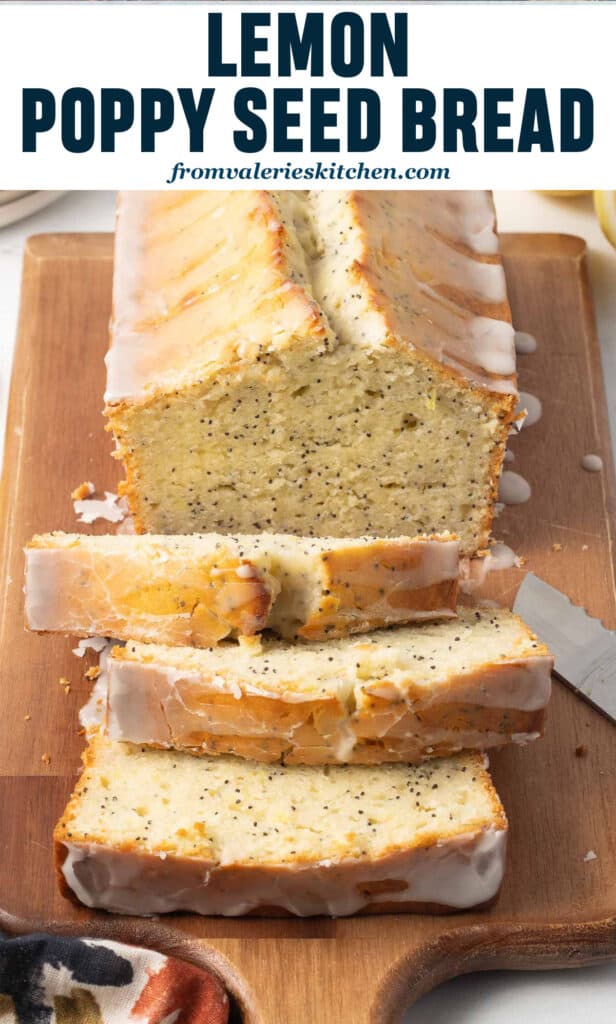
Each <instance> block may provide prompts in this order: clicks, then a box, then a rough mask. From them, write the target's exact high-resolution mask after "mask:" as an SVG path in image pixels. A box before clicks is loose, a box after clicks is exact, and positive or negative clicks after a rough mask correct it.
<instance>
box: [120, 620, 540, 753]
mask: <svg viewBox="0 0 616 1024" xmlns="http://www.w3.org/2000/svg"><path fill="white" fill-rule="evenodd" d="M551 667H552V658H551V657H550V655H549V652H548V651H547V649H546V647H545V646H544V645H543V644H541V643H539V641H538V640H537V639H536V638H535V637H534V636H533V635H532V634H531V633H530V632H529V630H528V629H527V628H526V627H525V626H524V624H523V623H522V621H521V620H520V619H518V618H517V617H516V616H514V615H512V614H511V613H510V612H507V611H490V612H473V611H468V610H466V611H465V610H463V609H461V610H460V617H459V619H458V620H455V621H448V622H442V623H438V624H434V625H421V626H414V627H413V626H406V627H404V626H401V627H399V628H397V629H395V630H382V631H377V632H374V633H371V634H369V635H368V636H366V637H362V638H361V639H359V640H357V639H346V640H344V639H342V640H327V641H325V642H322V643H320V642H311V643H287V642H283V641H276V640H263V642H261V641H260V640H259V639H258V638H255V639H254V640H253V641H251V642H248V641H246V642H244V643H243V644H240V645H239V646H238V645H236V644H226V645H222V646H219V647H216V648H213V649H211V650H201V651H197V650H192V649H190V648H179V647H163V646H160V645H156V644H146V645H144V644H139V643H133V642H130V643H128V644H127V645H126V646H125V647H122V648H115V649H114V650H113V652H112V656H111V658H110V659H109V662H108V671H109V682H108V686H109V696H108V718H107V727H108V730H109V733H110V735H111V736H112V737H113V738H114V739H117V740H128V741H131V742H135V743H146V744H148V745H158V746H161V747H173V748H175V749H188V750H191V751H192V752H194V753H210V754H211V753H219V754H223V753H232V754H236V755H239V756H242V757H247V758H254V759H255V760H259V761H269V762H277V761H282V762H284V763H286V764H297V763H301V764H326V763H335V762H337V761H341V762H352V763H358V764H365V763H368V764H371V763H375V764H376V763H379V762H385V761H407V762H414V761H420V760H421V759H422V758H425V757H430V756H437V755H442V754H449V753H452V752H456V751H458V750H461V749H465V748H469V749H484V748H488V747H493V746H500V745H502V744H504V743H510V742H512V741H513V742H515V741H518V742H525V741H527V740H529V739H534V738H535V737H537V736H539V735H540V733H541V731H542V728H543V716H544V709H545V706H546V704H547V701H548V698H549V694H550V670H551Z"/></svg>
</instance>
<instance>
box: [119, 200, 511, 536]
mask: <svg viewBox="0 0 616 1024" xmlns="http://www.w3.org/2000/svg"><path fill="white" fill-rule="evenodd" d="M510 321H511V317H510V312H509V306H508V303H507V295H506V286H505V277H504V273H503V269H502V266H501V260H500V256H499V252H498V241H497V237H496V234H495V231H494V208H493V205H492V200H491V197H490V195H489V194H488V193H485V192H478V191H475V192H442V191H436V192H430V191H417V190H416V191H397V192H396V191H393V192H392V191H366V192H356V191H326V192H319V191H302V192H298V191H293V190H290V191H278V192H276V191H250V190H248V191H244V190H243V191H207V190H203V191H198V192H182V193H170V192H147V193H135V192H130V193H124V194H123V195H122V196H121V198H120V203H119V209H118V222H117V233H116V249H115V273H114V315H113V320H112V326H111V339H112V344H111V348H110V351H109V354H108V358H107V367H108V381H107V392H106V399H107V415H108V417H109V423H110V426H111V428H112V430H113V432H114V434H115V438H116V442H117V456H118V458H120V459H122V461H123V462H124V465H125V468H126V481H125V483H124V485H123V488H124V490H123V493H125V495H126V497H127V499H128V502H129V505H130V508H131V511H132V512H133V514H134V517H135V523H136V528H137V530H138V532H149V533H195V532H205V531H211V530H216V531H219V532H222V533H235V532H242V533H259V532H261V531H263V530H272V531H274V532H280V533H292V534H296V535H298V536H318V537H327V536H341V535H342V536H349V537H353V536H362V535H364V534H374V535H378V536H383V537H397V536H399V535H400V534H408V535H411V536H412V535H415V534H420V533H426V534H432V533H439V532H442V531H444V530H448V531H450V532H452V533H456V534H457V535H458V536H459V537H460V542H461V550H462V553H463V554H464V555H469V554H472V553H474V552H475V551H477V550H478V549H482V548H485V547H486V546H487V543H488V538H489V533H490V525H491V521H492V508H493V501H494V498H495V495H496V489H497V481H498V476H499V472H500V468H501V463H502V458H503V453H504V447H505V442H506V438H507V434H508V431H509V426H510V424H511V421H512V418H513V416H514V411H515V406H516V393H515V392H516V385H515V351H514V344H513V329H512V327H511V322H510Z"/></svg>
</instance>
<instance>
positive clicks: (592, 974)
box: [0, 192, 616, 1024]
mask: <svg viewBox="0 0 616 1024" xmlns="http://www.w3.org/2000/svg"><path fill="white" fill-rule="evenodd" d="M496 202H497V208H498V214H499V222H500V227H501V229H503V230H518V231H520V230H521V231H564V232H570V233H572V234H578V235H582V236H583V237H584V238H586V239H587V241H588V243H589V247H590V251H589V256H590V268H591V274H592V282H593V290H594V295H595V303H596V310H597V317H598V324H599V332H600V338H601V346H602V356H603V365H604V370H605V377H606V385H607V391H608V399H609V402H610V413H611V424H612V437H613V438H615V437H616V252H614V250H613V249H611V248H610V247H609V246H608V245H607V243H606V242H605V240H604V239H603V236H602V235H601V233H600V231H599V229H598V227H597V224H596V221H595V219H594V216H593V213H592V207H591V204H590V201H589V197H580V198H579V199H569V200H566V201H565V200H557V199H550V198H547V197H544V196H538V195H534V194H525V193H521V192H508V193H497V195H496ZM113 215H114V196H113V195H112V194H111V193H96V192H81V193H72V194H71V195H68V196H66V197H65V198H63V199H60V200H59V201H58V202H57V203H55V204H54V205H53V206H51V207H49V208H48V209H47V210H45V211H43V212H42V213H39V214H37V215H35V216H33V217H31V218H29V219H28V220H27V221H23V222H21V223H19V224H17V225H14V226H12V227H8V228H5V229H4V230H0V435H3V433H4V430H3V424H4V416H5V411H6V394H7V389H8V381H9V374H10V365H11V357H12V343H13V337H14V332H15V325H16V318H17V308H18V296H19V277H20V265H21V254H22V247H23V242H24V239H25V238H26V237H27V236H28V235H31V234H36V233H39V232H44V231H98V230H111V229H112V228H113ZM101 429H102V420H101ZM589 868H590V869H591V868H592V865H589ZM615 1020H616V964H612V965H606V966H602V967H594V968H588V969H586V970H579V971H553V972H550V973H545V972H541V973H538V974H535V973H512V974H507V973H503V972H498V973H494V974H484V975H479V974H474V975H469V976H468V977H466V978H460V979H457V980H455V981H452V982H450V983H449V984H447V985H443V986H442V987H441V988H439V989H437V990H436V991H435V992H433V993H431V994H430V995H428V996H426V997H425V998H424V999H422V1000H421V1001H420V1002H419V1003H417V1004H416V1006H415V1007H413V1008H412V1010H410V1011H409V1013H408V1015H407V1016H406V1017H405V1024H445V1022H449V1021H451V1022H454V1024H520V1021H522V1022H523V1024H536V1022H539V1021H540V1022H541V1024H580V1021H582V1022H585V1021H591V1022H592V1024H614V1021H615ZM315 1024H316V1022H315ZM331 1024H335V1021H332V1022H331Z"/></svg>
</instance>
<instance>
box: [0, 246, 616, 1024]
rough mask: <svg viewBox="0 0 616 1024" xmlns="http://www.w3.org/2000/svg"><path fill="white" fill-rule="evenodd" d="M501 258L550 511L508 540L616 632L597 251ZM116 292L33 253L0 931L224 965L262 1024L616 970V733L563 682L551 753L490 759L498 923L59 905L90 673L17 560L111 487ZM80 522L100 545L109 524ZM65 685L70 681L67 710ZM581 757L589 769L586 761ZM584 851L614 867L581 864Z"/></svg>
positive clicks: (2, 696)
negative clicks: (463, 986) (546, 976)
mask: <svg viewBox="0 0 616 1024" xmlns="http://www.w3.org/2000/svg"><path fill="white" fill-rule="evenodd" d="M505 255H506V269H507V276H508V280H509V289H510V296H511V301H512V306H513V311H514V320H515V323H516V326H517V327H518V328H519V329H521V330H526V331H530V332H531V333H533V334H535V335H536V337H537V339H538V342H539V346H538V349H537V352H536V353H534V354H533V355H524V356H521V357H520V361H519V362H520V386H521V388H522V389H523V390H526V391H530V392H533V393H534V394H536V395H538V396H539V397H540V399H541V401H542V403H543V417H542V419H541V420H540V421H539V423H537V424H536V425H535V426H533V427H532V428H529V429H528V430H524V431H522V433H521V435H520V436H519V437H516V438H513V439H512V444H511V447H512V449H513V451H514V452H515V456H516V462H515V465H514V467H513V468H515V469H516V470H518V471H519V472H521V473H523V475H524V476H526V477H527V479H528V480H529V481H530V483H531V485H532V488H533V498H532V500H531V501H530V502H529V503H528V504H526V505H522V506H518V507H517V508H512V509H508V510H506V511H505V512H504V514H503V515H502V516H501V517H500V518H499V519H498V520H497V522H496V527H495V534H496V536H497V537H498V538H499V539H502V540H504V541H506V543H508V544H510V545H511V546H512V547H513V548H514V550H516V551H517V552H518V553H519V554H521V555H524V556H525V557H526V565H525V568H526V569H531V570H532V571H534V572H536V573H537V574H538V575H540V576H542V577H543V578H544V579H546V580H548V582H550V583H552V584H554V585H555V586H557V587H560V588H561V589H562V590H563V591H564V592H565V593H567V594H568V595H569V596H570V597H571V598H572V599H573V600H574V601H577V602H578V603H581V604H584V605H585V606H586V607H587V609H588V610H589V611H590V612H591V614H593V615H598V616H600V617H601V618H602V619H603V621H604V622H605V623H606V624H607V625H609V626H611V627H616V592H615V586H614V558H613V526H614V508H615V506H614V500H615V495H616V490H615V487H614V477H613V470H612V461H611V454H610V443H609V435H608V428H607V419H606V411H605V400H604V394H603V384H602V377H601V369H600V358H599V350H598V346H597V341H596V336H595V330H594V322H593V313H592V303H591V297H590V292H589V287H588V281H587V277H586V270H585V263H584V247H583V243H582V242H581V241H580V240H579V239H575V238H571V237H565V236H555V235H536V236H531V235H527V236H524V235H519V236H510V237H507V238H506V239H505ZM110 285H111V239H110V237H109V236H102V235H65V236H41V237H38V238H34V239H31V240H30V242H29V243H28V246H27V251H26V254H25V263H24V277H23V294H22V306H21V319H20V325H19V341H18V347H17V353H16V359H15V368H14V377H13V388H12V396H11V402H10V409H9V421H8V428H7V445H6V459H5V471H4V479H3V490H2V497H1V505H0V508H1V514H0V523H1V524H2V529H3V541H2V551H1V558H2V561H1V563H0V585H1V588H2V591H1V592H2V602H3V606H2V622H1V625H0V628H1V631H2V632H1V639H0V723H1V725H0V738H1V742H0V809H1V812H2V813H1V819H0V822H1V823H0V924H1V925H4V926H5V927H7V928H8V929H9V930H11V931H24V930H28V929H32V928H39V927H45V928H49V929H52V930H58V931H64V932H73V933H80V934H90V935H109V936H112V937H115V938H118V939H120V940H122V941H128V942H142V943H143V944H145V945H148V946H150V947H157V948H160V949H163V950H169V951H173V952H174V953H176V954H179V955H180V956H184V957H185V958H186V959H188V960H191V961H193V962H196V963H204V964H208V965H209V966H213V967H214V969H216V970H217V971H218V972H219V973H220V974H221V976H222V977H223V978H224V979H225V981H226V982H227V984H228V986H229V988H230V989H231V991H232V992H233V993H234V994H235V996H236V998H237V1000H238V1003H239V1004H240V1005H241V1006H242V1007H243V1011H244V1019H245V1020H246V1021H248V1022H252V1024H280V1022H282V1021H284V1022H285V1024H315V1022H317V1021H322V1020H325V1019H327V1020H331V1021H336V1024H377V1022H378V1024H393V1022H394V1021H396V1020H398V1019H399V1016H400V1013H401V1011H402V1009H403V1007H404V1006H405V1005H407V1004H409V1003H410V1002H412V1001H413V1000H415V999H417V998H418V997H419V996H420V995H422V994H423V993H424V992H426V991H428V990H429V989H430V988H432V987H433V986H434V985H436V984H438V983H440V982H441V981H444V980H445V979H447V978H449V977H451V976H453V975H455V974H459V973H463V972H466V971H471V970H477V969H480V970H483V969H490V968H496V967H510V968H522V967H523V968H529V967H536V968H543V967H565V966H574V965H576V964H587V963H591V962H594V961H599V960H601V959H603V958H606V957H608V956H614V955H616V821H615V811H614V808H615V799H614V797H615V796H616V743H615V740H616V733H615V732H614V729H613V727H612V726H611V725H610V724H609V723H608V722H607V721H606V720H604V719H603V718H602V717H601V716H600V715H598V714H596V713H595V712H594V711H593V710H592V709H591V708H590V707H588V706H587V705H585V704H584V703H582V702H581V701H579V700H577V699H576V698H575V697H574V696H573V694H571V693H570V692H569V691H567V690H566V689H565V688H564V687H562V686H560V685H559V684H558V683H556V684H555V694H554V699H553V702H552V704H551V707H550V711H549V715H548V732H547V736H546V738H545V740H543V741H542V742H539V743H536V744H534V745H532V746H531V747H528V748H526V749H519V748H517V749H507V750H503V751H501V752H500V753H498V754H495V755H494V756H493V758H492V764H493V770H494V777H495V781H496V785H497V787H498V789H499V792H500V794H501V796H502V798H503V801H504V804H505V807H506V809H507V812H508V814H509V818H510V822H511V842H510V851H509V857H508V866H507V874H506V879H505V884H504V887H503V890H502V894H501V897H500V899H499V901H498V903H497V904H496V905H495V906H494V907H493V908H492V909H491V910H489V911H486V912H481V913H479V912H478V913H463V914H457V915H453V916H450V917H436V916H429V915H425V916H404V915H395V916H391V917H381V916H373V917H362V918H354V919H347V920H337V921H331V920H326V919H313V920H306V921H300V920H290V919H281V920H263V919H243V920H225V919H216V918H197V917H195V916H191V915H177V916H173V917H168V918H165V919H162V918H161V919H152V920H145V921H142V920H138V919H126V918H117V917H113V916H110V915H107V914H104V913H94V912H90V911H88V910H86V909H83V908H82V909H80V908H78V907H76V906H74V905H73V904H72V903H70V902H68V901H66V900H64V899H63V898H62V897H61V896H60V895H59V893H58V890H57V887H56V885H55V882H54V878H53V870H52V858H51V830H52V827H53V824H54V822H55V820H56V818H57V817H58V816H59V814H60V812H61V810H62V808H63V806H64V803H65V802H66V799H67V797H68V794H69V792H70V790H71V788H72V784H73V782H74V780H75V778H76V775H77V772H78V769H79V755H80V751H81V747H82V744H83V740H82V738H81V737H80V736H79V735H78V721H77V711H78V709H79V707H80V706H81V705H82V704H83V703H84V701H85V699H86V696H87V694H88V691H89V684H87V683H86V681H85V680H84V678H83V675H84V671H85V669H86V668H87V667H88V665H89V664H90V663H91V661H90V659H89V657H86V658H85V659H84V661H83V662H82V661H78V660H77V659H76V658H75V657H73V655H72V654H71V647H72V646H73V645H74V644H73V643H72V642H71V641H70V640H69V639H66V638H63V637H38V636H31V635H28V634H26V633H25V631H24V627H23V599H22V574H23V554H22V547H23V544H24V542H25V541H26V540H27V539H28V538H29V537H30V535H31V534H32V533H34V532H36V531H46V530H50V529H64V530H68V531H72V530H75V529H77V526H76V522H75V516H74V513H73V508H72V503H71V500H70V492H71V490H72V489H73V488H74V487H75V486H76V485H77V484H79V483H80V482H81V481H82V480H87V479H91V480H93V481H94V482H95V484H96V486H97V488H98V489H100V490H102V489H104V488H107V489H109V490H115V489H116V486H117V480H118V475H119V469H118V467H117V465H116V463H114V462H113V460H112V459H110V458H109V452H110V450H111V441H110V439H109V436H108V435H107V434H105V433H104V431H103V420H102V417H101V410H102V397H101V396H102V392H103V387H104V368H103V356H104V352H105V349H106V344H107V321H108V318H109V308H110ZM591 451H593V452H598V453H599V454H600V455H601V456H602V457H603V460H604V464H605V470H604V472H603V473H598V474H589V473H585V472H584V470H583V469H582V468H581V465H580V460H581V458H582V456H583V455H584V454H585V453H586V452H591ZM85 529H92V530H93V531H94V532H105V524H104V523H99V524H97V525H96V526H95V527H91V528H88V527H86V528H85ZM553 545H562V549H561V550H553ZM522 575H523V570H512V571H511V572H508V573H498V574H494V576H493V577H492V578H491V580H490V587H489V588H488V589H489V590H490V591H491V596H494V597H496V598H497V599H498V600H499V601H501V602H502V603H511V601H512V599H513V596H514V594H515V592H516V589H517V587H518V585H519V583H520V580H521V579H522ZM61 676H65V677H67V678H68V679H69V680H70V681H71V684H72V688H71V692H70V694H68V695H66V694H65V692H64V689H63V688H62V687H61V686H60V685H59V683H58V680H59V678H60V677H61ZM26 715H29V716H30V718H29V720H27V721H26V720H25V716H26ZM581 744H582V745H585V746H586V747H587V748H588V754H587V756H585V757H576V755H575V748H576V747H577V746H579V745H581ZM43 754H47V755H48V756H49V758H50V763H49V765H45V764H43V763H42V761H41V757H42V755H43ZM589 849H593V850H594V851H595V852H596V854H597V859H596V860H594V861H592V862H590V863H584V854H585V853H586V852H587V851H588V850H589ZM299 940H301V941H299Z"/></svg>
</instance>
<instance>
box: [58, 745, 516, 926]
mask: <svg viewBox="0 0 616 1024" xmlns="http://www.w3.org/2000/svg"><path fill="white" fill-rule="evenodd" d="M84 764H85V767H84V771H83V774H82V776H81V779H80V780H79V782H78V784H77V788H76V790H75V793H74V795H73V797H72V799H71V801H70V803H69V805H68V807H67V809H66V811H65V813H64V816H63V818H62V819H61V821H60V822H59V824H58V825H57V827H56V830H55V833H54V840H55V849H56V858H57V865H58V870H59V877H60V882H61V886H62V889H63V891H64V892H65V894H66V895H72V896H74V897H76V898H77V899H78V900H81V902H82V903H85V904H86V905H87V906H89V907H101V908H103V909H105V910H110V911H114V912H117V913H124V914H161V913H166V912H169V911H178V910H190V911H195V912H197V913H200V914H224V915H231V916H235V915H239V914H249V913H259V914H263V915H279V914H281V913H288V914H296V915H299V916H302V917H303V916H311V915H315V914H328V915H332V916H336V917H337V916H343V915H347V914H354V913H357V912H359V911H375V910H379V911H384V910H392V911H403V910H418V911H430V912H433V911H441V910H455V909H463V908H468V907H472V906H476V905H481V904H485V903H488V902H489V901H490V900H492V899H493V898H494V896H495V895H496V893H497V891H498V888H499V886H500V883H501V878H502V874H503V865H504V856H505V840H506V831H507V821H506V818H505V814H504V811H503V808H502V806H501V804H500V802H499V799H498V796H497V795H496V793H495V791H494V789H493V787H492V784H491V781H490V777H489V775H488V772H487V770H486V768H485V764H484V759H483V758H482V757H481V756H480V755H476V754H475V755H465V756H460V757H458V758H452V759H450V760H441V761H432V762H429V763H427V764H425V765H422V766H420V767H409V766H407V765H387V766H381V767H379V768H358V767H342V766H338V767H335V768H315V767H311V768H302V767H294V768H282V767H276V768H272V767H267V766H265V765H262V764H247V763H246V762H245V761H241V760H238V759H237V758H232V757H223V758H194V757H190V756H188V755H186V754H171V753H169V752H165V751H157V750H148V749H146V748H142V747H138V746H137V747H136V746H131V745H130V744H125V743H113V742H110V741H109V740H105V739H104V738H102V737H98V738H95V739H94V741H93V742H92V743H91V745H90V746H89V748H88V749H87V751H86V753H85V755H84Z"/></svg>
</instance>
